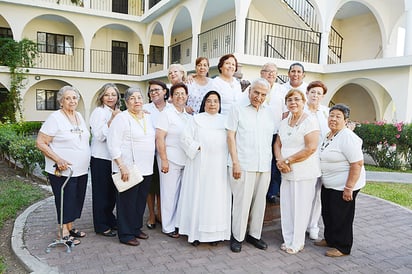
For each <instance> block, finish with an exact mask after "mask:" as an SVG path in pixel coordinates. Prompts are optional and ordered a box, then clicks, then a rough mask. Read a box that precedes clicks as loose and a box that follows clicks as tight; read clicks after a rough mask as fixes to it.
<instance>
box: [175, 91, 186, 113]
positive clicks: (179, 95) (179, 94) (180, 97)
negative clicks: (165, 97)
mask: <svg viewBox="0 0 412 274" xmlns="http://www.w3.org/2000/svg"><path fill="white" fill-rule="evenodd" d="M186 101H187V93H186V90H185V89H184V88H183V87H178V88H176V89H174V90H173V94H172V104H173V105H174V106H175V107H178V108H182V107H184V106H185V105H186Z"/></svg>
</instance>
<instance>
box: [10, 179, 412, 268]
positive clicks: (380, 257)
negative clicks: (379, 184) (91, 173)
mask: <svg viewBox="0 0 412 274" xmlns="http://www.w3.org/2000/svg"><path fill="white" fill-rule="evenodd" d="M376 175H377V174H373V176H376ZM378 175H379V176H378V177H373V176H372V175H371V174H368V180H371V181H372V180H373V181H375V180H376V181H378V179H379V178H392V181H393V179H394V178H395V175H394V174H392V173H390V174H389V175H386V174H378ZM408 176H409V175H408ZM397 178H398V177H397ZM399 178H400V180H401V179H402V180H403V181H405V182H412V179H411V178H410V177H407V176H405V177H399ZM90 195H91V191H90V186H89V188H88V192H87V196H86V202H85V206H84V210H83V214H82V218H81V219H80V220H79V221H76V225H77V227H79V228H81V229H82V230H84V231H85V232H87V233H88V235H87V237H86V238H83V239H82V243H81V244H80V245H79V246H76V247H75V248H73V249H72V252H71V253H66V252H65V249H64V248H63V247H57V248H54V249H52V250H51V252H50V253H48V254H47V253H46V252H45V248H46V247H47V245H48V244H49V243H50V242H52V240H53V239H54V237H55V232H56V224H57V222H56V213H55V208H54V202H53V197H51V198H48V199H46V200H44V201H41V202H39V203H37V204H35V205H33V206H31V207H30V208H28V209H27V210H26V211H25V212H24V213H23V214H21V215H20V216H19V217H18V218H17V220H16V222H15V227H14V231H13V236H12V247H13V250H14V252H15V253H16V255H17V257H18V258H19V259H20V260H21V261H22V262H23V264H24V265H25V266H26V268H27V269H29V270H30V271H32V272H34V273H42V274H43V273H82V274H84V273H382V272H383V273H412V211H411V210H408V209H405V208H403V207H400V206H397V205H395V204H392V203H390V202H386V201H384V200H381V199H377V198H374V197H371V196H368V195H366V194H360V195H359V196H358V199H357V209H356V217H355V221H354V245H353V249H352V253H351V255H350V256H346V257H341V258H328V257H326V256H324V252H325V249H324V248H322V247H316V246H314V245H313V243H312V242H311V241H310V240H307V241H306V245H305V249H304V250H303V251H302V252H300V253H298V254H297V255H288V254H286V253H285V252H283V251H281V250H280V249H279V246H280V244H281V243H282V240H281V239H282V237H281V231H280V224H279V222H275V223H272V224H270V225H267V226H265V227H264V231H263V235H262V238H263V239H264V240H265V241H267V243H268V244H269V248H268V249H267V250H266V251H262V250H258V249H256V248H254V247H253V246H251V245H250V244H247V243H244V245H243V249H242V252H241V253H232V252H231V251H230V249H229V242H228V241H226V242H223V243H220V244H219V245H218V246H209V245H208V244H201V245H199V246H198V247H193V246H192V245H190V244H188V243H187V238H186V237H180V238H179V239H172V238H169V237H167V236H165V235H163V234H162V233H161V231H160V228H159V227H157V228H156V229H155V230H147V229H146V230H145V232H147V233H148V234H149V235H150V238H149V239H148V240H145V241H144V240H141V241H140V242H141V244H140V246H138V247H131V246H126V245H123V244H120V243H119V242H118V239H117V237H116V238H106V237H103V236H98V235H96V234H95V233H94V232H93V225H92V216H91V196H90ZM321 233H322V231H321Z"/></svg>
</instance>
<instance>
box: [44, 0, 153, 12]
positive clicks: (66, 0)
mask: <svg viewBox="0 0 412 274" xmlns="http://www.w3.org/2000/svg"><path fill="white" fill-rule="evenodd" d="M42 1H43V2H48V3H57V4H60V5H64V6H78V7H86V8H89V7H88V6H85V1H82V2H80V4H79V5H77V4H76V3H72V1H71V0H42ZM158 2H159V1H158ZM88 4H89V5H90V8H91V9H94V10H100V11H107V12H115V11H113V9H114V8H115V9H116V8H119V9H121V10H122V11H120V12H119V13H124V14H130V15H136V16H141V15H142V14H143V13H144V0H128V3H127V6H121V5H120V3H119V4H118V5H117V6H115V5H116V4H115V5H113V1H112V0H90V1H89V3H87V4H86V5H88ZM119 5H120V6H119Z"/></svg>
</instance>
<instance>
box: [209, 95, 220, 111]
mask: <svg viewBox="0 0 412 274" xmlns="http://www.w3.org/2000/svg"><path fill="white" fill-rule="evenodd" d="M219 108H220V102H219V97H217V95H216V94H210V95H209V96H208V97H207V99H206V101H205V111H206V112H207V113H209V114H216V113H218V112H219Z"/></svg>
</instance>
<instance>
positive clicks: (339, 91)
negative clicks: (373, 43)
mask: <svg viewBox="0 0 412 274" xmlns="http://www.w3.org/2000/svg"><path fill="white" fill-rule="evenodd" d="M328 98H331V99H330V101H329V104H336V103H344V104H347V105H348V106H349V107H350V108H351V119H352V120H354V121H359V122H363V121H376V120H382V119H384V120H390V121H392V120H394V119H396V112H395V106H394V102H393V100H392V97H391V95H390V94H389V92H388V91H387V90H386V89H385V88H384V87H383V86H382V85H381V84H380V83H378V82H376V81H374V80H371V79H367V78H353V79H347V80H345V81H344V82H342V83H340V84H339V85H338V86H337V87H336V88H335V90H334V91H333V92H331V93H330V94H329V92H328Z"/></svg>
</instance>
